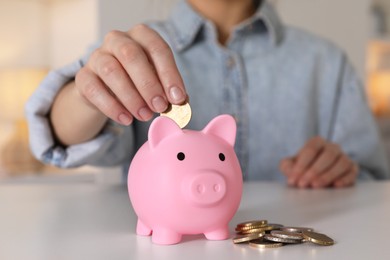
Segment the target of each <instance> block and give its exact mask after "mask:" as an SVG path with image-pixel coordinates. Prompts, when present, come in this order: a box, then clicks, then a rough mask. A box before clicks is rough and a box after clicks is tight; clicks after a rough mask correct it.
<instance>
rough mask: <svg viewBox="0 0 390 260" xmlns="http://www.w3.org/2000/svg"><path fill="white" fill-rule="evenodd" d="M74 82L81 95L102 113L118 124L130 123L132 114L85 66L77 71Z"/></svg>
mask: <svg viewBox="0 0 390 260" xmlns="http://www.w3.org/2000/svg"><path fill="white" fill-rule="evenodd" d="M75 82H76V86H77V90H78V91H79V93H80V94H81V96H83V97H84V98H85V99H86V100H87V101H88V102H89V103H91V104H92V105H94V106H95V107H96V108H97V109H99V110H100V111H101V112H102V113H103V114H105V115H106V116H107V117H109V118H111V119H112V120H114V121H116V122H118V123H120V124H123V125H130V124H131V122H132V121H133V117H132V115H131V114H130V113H129V112H128V111H127V110H126V109H125V108H124V107H123V106H122V105H121V104H120V103H119V102H118V101H117V100H116V99H115V98H114V97H113V96H112V95H111V94H110V93H109V92H108V91H107V89H106V86H105V85H104V83H103V82H102V81H101V80H100V79H99V78H98V77H97V75H96V74H95V73H93V72H92V71H90V70H89V69H88V68H87V67H84V68H82V69H81V70H80V71H79V72H78V73H77V75H76V78H75Z"/></svg>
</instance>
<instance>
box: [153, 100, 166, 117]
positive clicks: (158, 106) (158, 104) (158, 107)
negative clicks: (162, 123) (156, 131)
mask: <svg viewBox="0 0 390 260" xmlns="http://www.w3.org/2000/svg"><path fill="white" fill-rule="evenodd" d="M152 105H153V107H154V110H155V111H156V112H159V113H160V112H164V111H165V110H167V107H168V103H167V101H165V99H164V98H162V97H161V96H157V97H154V98H153V99H152Z"/></svg>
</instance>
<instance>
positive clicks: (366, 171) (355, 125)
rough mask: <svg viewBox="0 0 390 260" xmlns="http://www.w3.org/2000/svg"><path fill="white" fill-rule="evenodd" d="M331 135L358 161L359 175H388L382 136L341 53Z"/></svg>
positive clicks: (362, 91) (371, 177) (363, 92)
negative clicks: (339, 74)
mask: <svg viewBox="0 0 390 260" xmlns="http://www.w3.org/2000/svg"><path fill="white" fill-rule="evenodd" d="M334 120H335V122H334V128H333V134H332V139H333V141H334V142H335V143H338V144H340V145H341V147H342V148H343V151H344V152H345V153H346V154H348V155H349V156H350V158H351V159H352V160H354V161H355V162H356V163H357V164H358V165H359V168H360V170H359V176H358V178H359V179H377V180H381V179H389V178H390V173H389V167H388V162H387V159H386V156H385V150H384V145H383V140H382V138H381V135H380V133H379V129H378V126H377V124H376V122H375V119H374V117H373V115H372V113H371V110H370V108H369V107H368V104H367V99H366V94H365V91H364V88H363V86H362V84H361V83H360V81H359V79H358V77H357V75H356V74H355V71H354V69H353V67H352V66H351V65H350V64H349V62H348V61H347V58H346V57H344V64H343V66H342V74H341V78H340V88H339V95H338V102H337V107H336V114H335V118H334Z"/></svg>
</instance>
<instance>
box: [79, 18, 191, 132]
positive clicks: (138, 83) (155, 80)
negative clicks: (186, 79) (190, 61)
mask: <svg viewBox="0 0 390 260" xmlns="http://www.w3.org/2000/svg"><path fill="white" fill-rule="evenodd" d="M75 82H76V90H77V92H78V93H79V94H80V95H81V97H82V99H83V100H84V101H85V102H86V104H88V105H90V106H91V107H93V108H96V109H97V110H99V111H101V112H102V113H103V114H104V115H106V116H107V117H109V118H111V119H112V120H114V121H116V122H118V123H121V124H123V125H129V124H131V122H132V121H133V118H137V119H138V120H142V121H146V120H149V119H151V118H152V116H153V112H157V113H158V112H163V111H165V110H166V109H167V107H168V104H169V103H172V104H181V103H183V102H184V101H185V100H186V99H187V94H186V91H185V88H184V84H183V80H182V78H181V76H180V73H179V71H178V69H177V66H176V63H175V60H174V57H173V53H172V51H171V49H170V48H169V46H168V44H167V43H166V42H165V41H164V40H163V39H162V38H161V36H160V35H159V34H158V33H157V32H155V31H154V30H152V29H151V28H149V27H148V26H146V25H143V24H140V25H137V26H135V27H134V28H133V29H131V30H129V31H128V32H120V31H112V32H110V33H108V34H107V35H106V37H105V39H104V42H103V44H102V46H101V47H100V48H98V49H96V50H95V51H94V52H93V53H92V55H91V57H90V59H89V61H88V63H87V64H86V65H85V66H84V67H83V68H82V69H81V70H80V71H79V72H78V73H77V75H76V79H75Z"/></svg>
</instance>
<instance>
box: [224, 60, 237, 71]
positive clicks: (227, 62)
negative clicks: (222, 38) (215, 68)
mask: <svg viewBox="0 0 390 260" xmlns="http://www.w3.org/2000/svg"><path fill="white" fill-rule="evenodd" d="M234 65H236V61H235V60H234V59H233V57H229V58H228V59H227V61H226V66H227V67H228V68H229V69H232V68H233V67H234Z"/></svg>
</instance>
